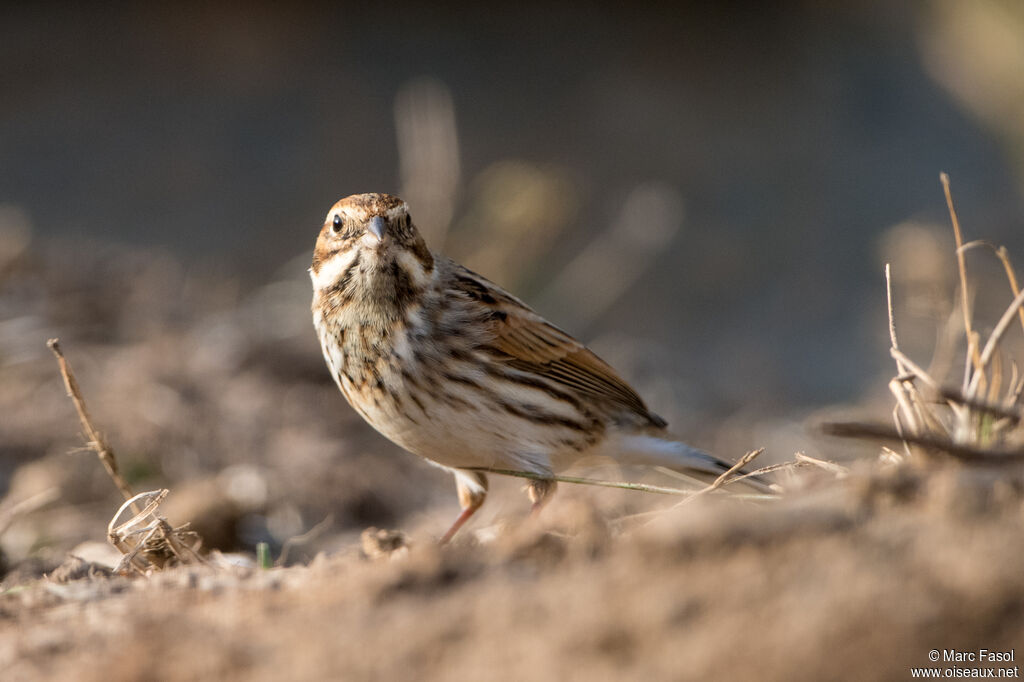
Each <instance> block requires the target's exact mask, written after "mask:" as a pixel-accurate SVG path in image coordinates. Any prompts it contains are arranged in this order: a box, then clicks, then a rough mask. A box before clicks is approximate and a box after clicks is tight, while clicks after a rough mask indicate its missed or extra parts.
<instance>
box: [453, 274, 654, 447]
mask: <svg viewBox="0 0 1024 682" xmlns="http://www.w3.org/2000/svg"><path fill="white" fill-rule="evenodd" d="M453 265H454V268H455V269H454V272H453V287H454V288H455V289H457V290H459V291H461V292H462V293H464V294H465V295H466V296H468V297H469V298H471V299H473V300H475V301H479V302H481V303H483V304H484V305H486V306H487V308H488V309H489V311H490V315H489V323H490V325H491V331H492V333H493V334H494V338H493V340H492V341H491V343H490V345H491V346H492V347H493V348H494V349H495V350H496V351H498V352H499V353H500V354H502V355H503V356H504V359H505V361H506V362H507V363H508V364H509V366H511V367H514V368H516V369H520V370H523V371H527V372H532V373H535V374H538V375H540V376H543V377H544V378H546V379H548V380H550V381H553V382H555V383H557V384H560V385H562V386H563V387H565V388H569V389H571V390H572V391H574V392H576V393H578V394H583V395H586V396H590V397H593V398H598V399H600V400H602V401H607V402H610V403H612V404H614V405H616V406H618V407H621V408H623V409H624V410H626V411H627V412H630V413H632V414H635V415H636V416H639V417H640V418H641V419H643V420H644V421H646V422H649V423H650V424H651V425H653V426H658V427H661V426H665V420H664V419H662V418H661V417H659V416H658V415H656V414H654V413H652V412H651V411H650V410H648V409H647V406H646V405H644V401H643V400H641V399H640V396H638V395H637V394H636V391H634V390H633V389H632V388H630V386H629V384H627V383H626V382H625V381H623V380H622V378H621V377H619V375H618V374H616V373H615V370H614V369H612V368H611V366H610V365H609V364H608V363H606V362H605V361H604V360H602V359H601V358H599V357H597V355H595V354H594V352H593V351H591V350H590V349H589V348H587V347H586V346H584V345H583V344H582V343H580V342H579V341H577V340H576V339H574V338H573V337H572V336H570V335H569V334H567V333H566V332H564V331H562V330H561V329H559V328H558V327H556V326H554V325H553V324H551V323H550V322H548V321H547V320H545V319H544V318H543V317H541V316H540V315H538V314H537V313H535V312H534V311H533V310H532V309H531V308H530V307H529V306H527V305H526V304H525V303H523V302H522V301H520V300H519V299H518V298H516V297H515V296H512V295H511V294H509V293H508V292H506V291H505V290H504V289H502V288H501V287H499V286H498V285H496V284H494V283H493V282H490V281H488V280H487V279H485V278H483V277H481V276H480V275H478V274H476V273H475V272H472V271H471V270H468V269H466V268H464V267H462V266H460V265H456V264H453Z"/></svg>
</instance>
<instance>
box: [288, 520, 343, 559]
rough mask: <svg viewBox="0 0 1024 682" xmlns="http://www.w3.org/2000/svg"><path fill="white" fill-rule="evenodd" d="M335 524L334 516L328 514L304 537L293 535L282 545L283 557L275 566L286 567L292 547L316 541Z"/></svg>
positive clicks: (304, 534) (303, 535)
mask: <svg viewBox="0 0 1024 682" xmlns="http://www.w3.org/2000/svg"><path fill="white" fill-rule="evenodd" d="M333 524H334V514H328V515H327V516H325V517H324V519H323V520H322V521H320V523H318V524H316V525H315V526H313V527H312V528H310V529H309V530H307V531H306V532H305V533H303V534H302V535H293V536H292V537H290V538H288V539H287V540H285V541H284V544H283V545H281V556H279V557H277V561H276V562H274V565H275V566H284V565H285V564H287V563H288V554H289V553H290V552H291V549H292V547H295V546H299V545H304V544H306V543H307V542H310V541H311V540H315V539H316V538H318V537H320V536H321V535H323V534H324V532H326V531H327V530H328V529H329V528H330V527H331V526H332V525H333Z"/></svg>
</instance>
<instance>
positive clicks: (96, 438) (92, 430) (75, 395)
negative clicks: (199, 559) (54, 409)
mask: <svg viewBox="0 0 1024 682" xmlns="http://www.w3.org/2000/svg"><path fill="white" fill-rule="evenodd" d="M46 346H47V347H48V348H49V349H50V350H51V351H53V354H54V355H55V356H56V357H57V364H58V365H59V366H60V373H61V376H62V377H64V387H65V388H66V389H67V392H68V397H69V398H71V402H73V403H74V404H75V410H76V411H77V412H78V419H79V420H80V421H81V422H82V428H84V429H85V435H86V437H87V438H88V439H89V447H90V448H92V449H93V451H94V452H95V453H96V456H97V457H99V458H100V463H101V464H103V468H104V469H106V470H107V473H108V474H110V478H112V479H113V481H114V485H116V486H117V489H118V490H120V491H121V494H122V495H124V499H126V500H131V499H132V498H134V497H135V494H134V493H133V492H132V489H131V487H129V485H128V482H127V481H125V480H124V478H123V477H122V476H121V473H120V472H119V471H118V470H117V459H116V458H115V457H114V450H113V449H112V448H111V447H110V445H109V444H108V443H107V441H106V440H105V439H104V438H103V435H102V434H101V433H100V432H99V431H98V430H96V427H95V426H93V424H92V419H91V418H90V417H89V410H88V409H87V408H86V406H85V398H83V397H82V391H81V389H80V388H79V387H78V382H77V381H76V380H75V375H74V374H73V373H72V372H71V365H70V364H68V361H67V359H66V358H65V357H64V353H63V352H62V351H61V349H60V341H59V340H58V339H50V340H49V341H47V342H46ZM132 509H133V510H135V511H138V509H137V507H136V505H135V504H132Z"/></svg>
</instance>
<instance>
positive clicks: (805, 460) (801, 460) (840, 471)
mask: <svg viewBox="0 0 1024 682" xmlns="http://www.w3.org/2000/svg"><path fill="white" fill-rule="evenodd" d="M795 458H796V463H797V464H809V465H811V466H816V467H820V468H822V469H824V470H825V471H829V472H831V473H833V474H835V475H836V476H845V475H846V474H848V473H850V470H849V469H847V468H846V467H844V466H843V465H841V464H836V463H835V462H829V461H828V460H825V459H818V458H817V457H811V456H810V455H807V454H804V453H803V452H798V453H796V455H795Z"/></svg>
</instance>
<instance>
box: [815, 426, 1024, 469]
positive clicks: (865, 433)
mask: <svg viewBox="0 0 1024 682" xmlns="http://www.w3.org/2000/svg"><path fill="white" fill-rule="evenodd" d="M822 432H823V433H825V434H827V435H829V436H837V437H839V438H857V439H870V440H885V441H892V442H904V443H913V444H915V445H921V446H923V447H926V448H930V449H932V450H935V451H937V452H943V453H946V454H948V455H951V456H952V457H955V458H957V459H961V460H964V461H970V462H976V463H978V464H995V465H999V464H1007V463H1012V462H1020V461H1024V450H994V449H990V448H981V447H975V446H973V445H970V444H969V443H957V442H955V441H951V440H949V439H948V438H943V437H939V436H933V435H930V434H922V435H915V434H909V433H900V432H899V431H897V430H896V429H894V428H892V427H890V426H885V425H882V424H871V423H867V422H829V423H827V424H823V425H822Z"/></svg>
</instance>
